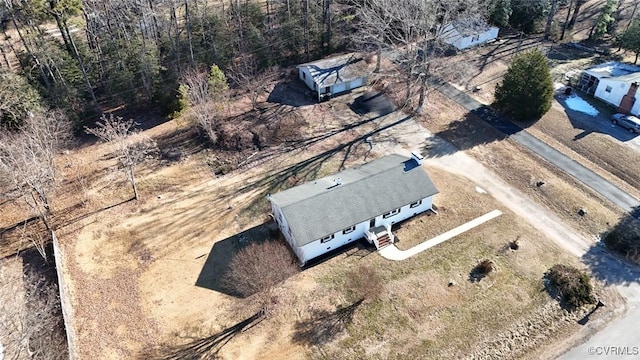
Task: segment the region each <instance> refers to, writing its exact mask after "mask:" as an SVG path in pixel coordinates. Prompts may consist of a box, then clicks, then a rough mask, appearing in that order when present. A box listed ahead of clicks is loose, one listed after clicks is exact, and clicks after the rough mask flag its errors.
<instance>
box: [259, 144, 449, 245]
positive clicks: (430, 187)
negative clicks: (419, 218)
mask: <svg viewBox="0 0 640 360" xmlns="http://www.w3.org/2000/svg"><path fill="white" fill-rule="evenodd" d="M337 178H340V179H341V182H342V183H341V184H340V185H335V179H337ZM437 193H438V189H436V187H435V185H434V184H433V182H432V181H431V179H430V178H429V176H428V175H427V173H426V171H425V170H424V169H423V168H422V166H419V165H418V163H417V162H416V161H415V160H413V159H411V158H408V157H405V156H401V155H397V154H394V155H389V156H385V157H383V158H380V159H377V160H374V161H371V162H369V163H367V164H364V165H361V166H358V167H355V168H351V169H347V170H344V171H342V172H339V173H337V174H334V175H331V176H327V177H324V178H321V179H317V180H315V181H311V182H308V183H305V184H302V185H299V186H296V187H293V188H291V189H288V190H285V191H282V192H279V193H277V194H273V195H271V196H270V198H269V199H270V200H271V202H273V203H274V204H276V205H278V206H279V207H280V208H281V209H282V212H283V214H284V217H285V218H286V220H287V223H288V224H289V228H290V229H291V234H292V235H293V237H294V238H295V240H296V242H297V243H298V245H299V246H303V245H305V244H308V243H310V242H312V241H315V240H317V239H320V238H322V237H324V236H327V235H329V234H333V233H336V232H338V231H340V230H343V229H346V228H348V227H350V226H352V225H355V224H359V223H362V222H364V221H367V220H369V219H371V218H373V217H375V216H378V215H382V214H384V213H387V212H389V211H391V210H393V209H397V208H399V207H401V206H404V205H408V204H411V203H412V202H415V201H417V200H420V199H423V198H426V197H429V196H432V195H435V194H437Z"/></svg>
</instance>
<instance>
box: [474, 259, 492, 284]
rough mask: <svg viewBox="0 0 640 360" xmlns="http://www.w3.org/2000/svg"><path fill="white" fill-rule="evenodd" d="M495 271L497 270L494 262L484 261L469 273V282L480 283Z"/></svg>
mask: <svg viewBox="0 0 640 360" xmlns="http://www.w3.org/2000/svg"><path fill="white" fill-rule="evenodd" d="M493 270H495V265H494V264H493V261H491V260H488V259H484V260H482V261H480V262H479V263H478V265H476V266H475V267H474V268H473V269H471V273H469V280H470V281H471V282H478V281H480V280H482V279H483V278H484V277H485V276H487V275H489V274H490V273H491V272H492V271H493Z"/></svg>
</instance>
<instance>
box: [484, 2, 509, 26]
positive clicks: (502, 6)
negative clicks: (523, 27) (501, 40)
mask: <svg viewBox="0 0 640 360" xmlns="http://www.w3.org/2000/svg"><path fill="white" fill-rule="evenodd" d="M511 13H512V10H511V0H493V1H492V2H491V15H490V16H489V19H490V20H491V22H492V23H493V24H495V25H497V26H500V27H506V26H509V18H510V17H511Z"/></svg>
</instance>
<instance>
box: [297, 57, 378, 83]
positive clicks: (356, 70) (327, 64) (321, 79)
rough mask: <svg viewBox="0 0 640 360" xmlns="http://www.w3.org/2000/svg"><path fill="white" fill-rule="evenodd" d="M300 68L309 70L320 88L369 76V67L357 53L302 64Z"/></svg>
mask: <svg viewBox="0 0 640 360" xmlns="http://www.w3.org/2000/svg"><path fill="white" fill-rule="evenodd" d="M298 67H306V68H308V69H309V72H310V73H311V76H312V77H313V81H314V82H315V83H316V84H317V86H318V88H321V87H325V86H331V85H334V84H338V83H342V82H346V81H350V80H353V79H357V78H361V77H365V76H367V75H368V74H369V66H368V65H367V63H366V62H365V61H364V59H363V58H362V56H360V55H359V54H356V53H351V54H346V55H340V56H335V57H332V58H328V59H321V60H318V61H313V62H310V63H306V64H300V65H298Z"/></svg>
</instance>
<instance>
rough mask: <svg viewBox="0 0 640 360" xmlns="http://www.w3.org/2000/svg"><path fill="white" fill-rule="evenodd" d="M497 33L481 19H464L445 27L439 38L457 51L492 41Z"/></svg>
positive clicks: (497, 29)
mask: <svg viewBox="0 0 640 360" xmlns="http://www.w3.org/2000/svg"><path fill="white" fill-rule="evenodd" d="M499 31H500V29H499V28H497V27H495V26H490V25H489V24H487V23H486V22H485V21H484V20H482V19H464V20H458V21H455V22H452V23H450V24H447V25H445V26H444V27H443V28H442V31H441V35H440V37H441V38H442V39H443V40H444V42H446V43H447V44H449V45H452V46H454V47H456V48H457V49H458V50H464V49H468V48H471V47H474V46H478V45H482V44H485V43H488V42H491V41H494V40H495V39H496V38H497V37H498V32H499Z"/></svg>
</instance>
